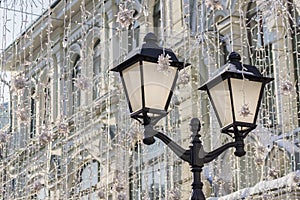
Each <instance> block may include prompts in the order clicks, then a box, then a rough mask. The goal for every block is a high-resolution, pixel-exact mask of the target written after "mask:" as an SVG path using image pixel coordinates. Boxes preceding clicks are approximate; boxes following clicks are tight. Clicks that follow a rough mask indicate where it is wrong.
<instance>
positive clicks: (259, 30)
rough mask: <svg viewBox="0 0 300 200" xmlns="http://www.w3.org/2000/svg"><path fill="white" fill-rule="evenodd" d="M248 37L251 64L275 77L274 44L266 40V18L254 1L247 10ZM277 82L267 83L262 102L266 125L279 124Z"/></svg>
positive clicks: (266, 74)
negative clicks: (257, 8) (277, 115)
mask: <svg viewBox="0 0 300 200" xmlns="http://www.w3.org/2000/svg"><path fill="white" fill-rule="evenodd" d="M246 19H247V21H246V24H247V26H248V28H247V38H248V42H249V54H250V55H249V58H252V60H251V62H252V63H251V64H252V65H255V66H256V67H258V68H259V70H260V71H261V72H263V75H264V76H267V77H274V66H273V55H272V44H271V43H268V44H266V42H265V37H266V36H265V35H264V31H265V30H264V28H263V27H264V19H263V17H262V14H261V11H259V10H256V4H255V3H254V2H251V3H249V5H248V12H247V18H246ZM275 105H276V96H275V82H274V81H272V82H271V83H269V84H267V85H266V89H265V95H264V98H263V99H262V102H261V109H260V110H261V116H263V118H262V121H261V123H262V124H263V125H264V126H265V127H274V126H276V124H277V117H276V114H277V112H276V106H275Z"/></svg>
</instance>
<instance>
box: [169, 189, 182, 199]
mask: <svg viewBox="0 0 300 200" xmlns="http://www.w3.org/2000/svg"><path fill="white" fill-rule="evenodd" d="M169 197H170V199H171V200H180V199H181V193H180V190H179V188H174V189H173V190H171V191H170V194H169Z"/></svg>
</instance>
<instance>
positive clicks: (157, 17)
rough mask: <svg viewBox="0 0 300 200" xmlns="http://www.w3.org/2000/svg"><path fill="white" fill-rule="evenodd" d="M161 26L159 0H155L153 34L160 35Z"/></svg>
mask: <svg viewBox="0 0 300 200" xmlns="http://www.w3.org/2000/svg"><path fill="white" fill-rule="evenodd" d="M160 26H161V11H160V0H156V2H155V5H154V9H153V28H154V33H155V35H160V32H159V30H160Z"/></svg>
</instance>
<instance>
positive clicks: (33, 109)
mask: <svg viewBox="0 0 300 200" xmlns="http://www.w3.org/2000/svg"><path fill="white" fill-rule="evenodd" d="M30 93H31V96H30V129H29V137H30V138H33V137H34V136H35V134H36V102H35V95H36V94H35V93H36V91H35V88H34V87H33V88H31V91H30Z"/></svg>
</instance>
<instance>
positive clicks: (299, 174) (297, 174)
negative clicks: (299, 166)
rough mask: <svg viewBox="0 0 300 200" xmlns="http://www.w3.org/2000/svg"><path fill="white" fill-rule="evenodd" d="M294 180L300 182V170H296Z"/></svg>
mask: <svg viewBox="0 0 300 200" xmlns="http://www.w3.org/2000/svg"><path fill="white" fill-rule="evenodd" d="M293 181H294V182H295V183H299V182H300V171H296V172H295V175H294V177H293Z"/></svg>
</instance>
